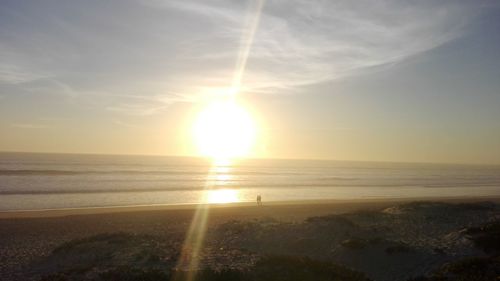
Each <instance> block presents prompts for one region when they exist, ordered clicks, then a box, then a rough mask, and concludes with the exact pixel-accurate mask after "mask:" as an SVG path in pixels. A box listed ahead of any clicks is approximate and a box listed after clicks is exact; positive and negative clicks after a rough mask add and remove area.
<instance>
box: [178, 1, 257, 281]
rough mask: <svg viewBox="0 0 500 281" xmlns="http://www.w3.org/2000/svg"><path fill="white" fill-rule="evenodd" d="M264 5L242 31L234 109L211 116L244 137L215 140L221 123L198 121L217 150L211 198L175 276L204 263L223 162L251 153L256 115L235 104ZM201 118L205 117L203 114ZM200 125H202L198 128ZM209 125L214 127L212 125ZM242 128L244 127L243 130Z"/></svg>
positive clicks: (225, 196)
mask: <svg viewBox="0 0 500 281" xmlns="http://www.w3.org/2000/svg"><path fill="white" fill-rule="evenodd" d="M263 6H264V0H257V1H256V2H255V6H254V7H253V8H254V10H253V12H252V13H249V17H248V21H247V24H246V25H247V27H246V28H245V32H243V35H242V40H241V46H240V50H239V54H238V58H237V62H236V67H235V72H234V75H233V80H232V85H231V88H230V91H228V92H229V99H228V100H226V101H225V102H231V103H229V106H227V105H228V104H226V106H227V107H226V108H225V110H226V111H229V112H232V113H230V114H229V115H217V114H218V113H217V112H215V113H214V114H213V115H212V117H210V118H208V119H211V118H215V119H216V120H212V121H216V122H217V121H220V122H222V123H224V124H226V125H228V126H229V129H237V130H239V131H238V132H237V133H236V135H241V134H243V135H244V138H241V139H234V138H233V137H232V136H231V135H224V134H225V133H224V131H221V132H222V134H223V135H224V136H223V137H222V138H220V137H219V140H221V139H222V140H224V137H226V138H228V139H229V140H226V141H225V142H224V143H223V144H222V145H221V144H219V143H215V142H214V140H211V139H210V137H211V136H212V135H213V133H214V132H213V131H210V130H214V129H216V130H218V129H217V127H212V128H211V129H208V130H207V126H206V125H209V123H210V122H209V123H205V124H201V125H200V124H198V125H195V134H196V131H197V130H198V134H200V139H201V138H203V137H205V139H206V138H208V143H211V144H212V145H213V146H212V148H210V149H208V150H212V152H211V153H208V154H214V155H213V156H215V157H214V163H213V167H212V168H211V169H210V172H209V174H208V175H207V181H206V184H205V194H206V196H207V198H204V199H203V202H202V203H201V204H199V206H198V208H197V209H196V211H195V214H194V217H193V220H192V221H191V225H190V227H189V230H188V233H187V235H186V239H185V241H184V246H183V247H182V251H181V255H180V257H179V260H178V263H177V267H176V269H177V271H178V274H176V275H175V276H174V280H187V281H192V280H194V279H195V277H196V272H197V270H198V268H199V264H200V258H201V257H200V255H201V251H202V249H203V243H204V240H205V239H204V238H205V233H206V229H207V222H208V219H209V212H210V204H209V202H210V200H211V198H210V195H208V194H209V193H208V192H210V191H211V190H213V189H214V187H216V186H217V184H218V182H217V181H213V179H214V178H217V177H216V176H217V173H218V171H221V167H220V166H221V163H223V166H224V168H223V170H224V171H227V169H228V168H227V166H228V165H229V164H230V161H229V159H230V158H231V157H234V156H238V155H239V154H245V153H247V150H248V147H249V144H248V143H247V141H250V142H252V141H253V138H254V137H255V131H254V130H255V129H254V127H253V126H254V124H252V119H251V118H249V117H248V116H247V114H248V113H247V112H246V111H245V110H240V109H238V107H237V106H234V105H235V97H236V95H237V94H238V92H239V91H240V88H241V83H242V80H243V75H244V72H245V68H246V65H247V61H248V56H249V54H250V49H251V46H252V43H253V40H254V37H255V33H256V31H257V28H258V25H259V21H260V16H261V13H262V8H263ZM219 109H220V108H219ZM208 110H210V109H208ZM205 117H209V116H205ZM233 118H235V119H236V120H229V122H228V120H227V119H233ZM217 119H219V120H217ZM199 120H202V119H201V118H200V119H199ZM201 122H202V123H203V122H207V121H206V120H205V121H201ZM242 124H243V126H242ZM245 124H246V125H245ZM197 126H198V128H196V127H197ZM204 126H205V127H204ZM208 127H209V128H210V125H209V126H208ZM223 127H224V126H223ZM223 127H222V128H223ZM238 128H239V129H238ZM241 128H243V130H242V129H241ZM226 129H227V128H226ZM224 151H225V152H224ZM217 164H219V167H217ZM214 175H215V177H214ZM216 192H219V193H213V194H215V195H213V198H212V200H213V201H223V202H224V201H234V200H237V194H235V193H234V192H233V191H228V190H223V191H216ZM213 203H216V202H213Z"/></svg>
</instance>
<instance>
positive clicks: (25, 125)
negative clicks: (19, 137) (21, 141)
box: [10, 123, 49, 129]
mask: <svg viewBox="0 0 500 281" xmlns="http://www.w3.org/2000/svg"><path fill="white" fill-rule="evenodd" d="M10 126H11V127H14V128H20V129H45V128H48V127H49V126H47V125H45V124H32V123H14V124H11V125H10Z"/></svg>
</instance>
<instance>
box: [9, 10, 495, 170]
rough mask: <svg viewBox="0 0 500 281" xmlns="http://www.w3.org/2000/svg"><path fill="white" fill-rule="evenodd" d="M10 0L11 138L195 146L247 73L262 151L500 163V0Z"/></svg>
mask: <svg viewBox="0 0 500 281" xmlns="http://www.w3.org/2000/svg"><path fill="white" fill-rule="evenodd" d="M259 3H260V2H257V1H230V0H220V1H202V0H200V1H180V0H179V1H176V0H168V1H167V0H136V1H128V0H121V1H118V0H115V1H97V0H96V1H93V0H89V1H87V0H85V1H83V0H82V1H52V0H45V1H8V0H4V1H1V3H0V151H30V152H63V153H106V154H108V153H109V154H153V155H187V156H189V155H191V156H193V155H196V150H195V149H194V148H193V141H192V135H191V134H190V128H191V127H192V123H193V120H194V118H195V116H196V112H198V111H200V108H202V107H203V105H204V104H206V102H207V101H209V100H210V99H213V98H214V97H217V96H218V95H219V94H220V93H221V92H224V91H227V89H228V88H230V87H231V86H232V85H233V84H234V79H235V73H237V72H238V71H240V73H241V74H242V75H241V83H239V92H238V100H239V101H240V102H241V103H242V104H244V105H245V106H246V108H248V110H249V111H250V112H251V114H252V116H254V118H255V122H256V123H257V124H258V138H257V142H256V144H255V149H254V153H253V154H252V155H251V156H252V157H264V158H314V159H335V160H355V161H396V162H449V163H474V164H481V163H482V164H500V79H499V77H500V59H499V57H498V54H499V51H500V36H499V35H498V34H499V33H498V30H500V5H499V4H498V3H497V2H496V1H386V0H383V1H363V0H361V1H305V0H302V1H299V0H286V1H285V0H274V1H273V0H268V1H264V2H262V3H261V4H262V5H259Z"/></svg>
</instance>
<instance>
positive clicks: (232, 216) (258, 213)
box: [0, 198, 500, 280]
mask: <svg viewBox="0 0 500 281" xmlns="http://www.w3.org/2000/svg"><path fill="white" fill-rule="evenodd" d="M416 200H419V201H420V200H426V201H440V202H448V203H463V202H479V201H490V202H500V198H441V199H431V198H419V199H415V198H413V199H387V200H381V199H370V200H368V199H367V200H338V201H335V200H329V201H310V202H280V203H268V204H264V206H262V207H258V206H256V205H254V204H249V203H242V204H228V205H213V206H211V207H210V211H209V222H208V228H209V229H217V227H218V226H220V225H224V226H227V225H228V226H229V227H233V226H234V225H231V223H232V222H234V221H238V223H239V222H245V221H256V220H263V219H264V220H272V221H274V222H276V223H277V224H278V223H279V224H283V225H284V226H282V225H279V226H278V227H282V228H283V229H285V230H286V229H293V231H299V232H300V231H302V230H301V229H304V227H303V226H302V225H301V223H302V222H304V220H305V219H307V218H309V217H313V216H325V215H330V214H341V213H360V211H367V210H375V211H377V212H380V211H381V210H385V211H384V212H395V213H397V212H398V211H400V210H398V209H394V208H393V209H391V207H393V206H397V205H399V204H402V203H408V202H410V201H416ZM195 210H196V206H194V205H177V206H137V207H116V208H92V209H66V210H44V211H17V212H1V213H0V237H2V239H1V240H0V253H1V254H0V265H1V268H0V276H2V279H5V280H16V279H17V280H22V279H23V278H24V277H23V272H25V270H26V266H27V265H29V264H30V263H32V262H34V261H37V260H40V259H42V258H44V257H46V256H49V255H50V254H51V251H52V250H53V249H54V248H55V247H57V246H58V245H61V244H62V243H64V242H67V241H70V240H74V239H79V238H84V237H88V236H92V235H96V234H100V233H115V232H125V233H133V234H138V235H141V234H147V235H156V236H161V237H164V238H166V239H167V240H168V241H170V243H171V244H170V245H171V247H172V248H179V247H180V246H181V244H182V242H183V239H184V237H185V233H186V230H187V229H188V227H189V225H190V222H191V219H192V217H193V214H194V212H195ZM393 215H394V214H393ZM350 219H351V218H350ZM352 219H353V221H356V223H357V224H359V225H363V224H364V222H363V220H366V218H365V217H353V218H352ZM405 220H408V219H407V218H406V219H405ZM368 221H369V219H368ZM398 222H399V221H398ZM408 223H410V224H425V222H422V221H417V220H415V221H413V222H411V221H408ZM390 224H394V222H390ZM438 226H439V224H438ZM301 227H302V228H301ZM368 227H369V228H370V229H372V228H376V227H377V225H376V222H367V223H366V227H365V228H366V229H367V228H368ZM410 228H411V227H410V226H408V225H406V224H405V222H401V228H400V229H398V231H402V230H404V229H406V230H407V231H408V233H405V234H403V236H402V237H406V239H407V240H408V241H405V243H408V244H411V245H412V246H415V247H418V245H419V244H418V243H422V244H423V247H432V241H427V240H431V239H429V238H426V237H427V236H426V235H421V236H418V235H416V234H415V233H412V231H413V232H414V231H415V229H417V230H422V231H424V232H425V231H427V230H426V228H425V227H424V225H420V226H419V225H416V227H415V228H413V229H410ZM339 229H340V228H337V230H336V231H339ZM307 231H309V230H307V229H306V230H304V231H302V233H299V232H297V235H301V237H298V238H300V239H302V240H304V239H308V234H307ZM363 231H365V230H363ZM429 231H431V232H432V231H434V232H435V233H439V234H440V235H441V233H442V231H438V230H435V229H432V230H429ZM445 231H448V230H445ZM319 232H321V231H319ZM417 232H418V231H417ZM217 233H219V232H217ZM359 233H364V232H359ZM224 235H226V234H221V236H224ZM290 235H292V236H293V235H294V234H293V233H292V234H290ZM290 235H288V236H290ZM360 235H361V234H360ZM369 235H371V234H369ZM431 235H432V233H431ZM449 235H453V233H451V232H450V233H449ZM212 236H213V235H212ZM292 236H291V237H292ZM358 236H359V235H358ZM339 237H341V236H339ZM219 238H220V237H217V239H219ZM231 239H232V240H231ZM270 239H271V238H270ZM289 239H290V238H289ZM293 239H295V238H293ZM300 239H299V240H300ZM398 239H399V240H401V239H400V238H398ZM426 239H427V240H426ZM456 239H459V237H458V238H456ZM247 240H248V239H247ZM247 240H245V241H247ZM420 240H422V241H420ZM457 241H458V240H457ZM240 242H241V241H234V239H233V238H227V237H225V236H224V237H222V238H220V240H218V241H216V242H214V243H213V244H211V245H209V246H210V247H212V248H214V247H219V246H220V245H223V246H225V245H226V244H227V247H228V248H230V247H231V246H232V247H234V249H236V248H237V247H239V246H241V245H240ZM299 242H300V241H299ZM438 242H439V243H442V241H441V240H440V241H438ZM438 242H436V243H438ZM221 243H222V244H221ZM248 243H250V242H248ZM306 243H307V241H306ZM329 243H333V242H332V241H329ZM384 243H385V242H384ZM391 243H392V242H391ZM429 243H431V244H429ZM453 243H456V241H454V242H453ZM386 244H387V243H386ZM386 244H383V245H384V247H386V248H387V247H388V246H387V245H389V244H387V245H386ZM223 246H221V249H222V248H223ZM247 246H248V245H247ZM389 246H390V245H389ZM250 247H252V246H250ZM377 247H379V246H377ZM380 247H381V246H380ZM436 247H437V246H436ZM217 249H218V248H217ZM346 251H347V250H346V249H345V248H342V247H340V248H334V249H332V250H331V253H328V255H329V256H328V257H329V258H331V259H334V260H335V259H337V258H338V257H342V258H338V259H340V261H342V262H344V263H346V264H348V265H349V266H352V267H356V268H357V269H360V268H361V269H363V270H365V271H371V275H370V277H372V278H373V277H376V278H377V280H388V279H389V278H390V276H394V275H388V276H386V275H384V274H385V273H384V272H383V271H382V272H381V273H380V274H379V273H377V268H376V267H377V266H378V265H377V263H373V264H368V265H366V264H364V263H366V260H364V259H360V258H359V252H358V254H356V255H351V254H350V253H346ZM363 251H365V252H364V253H363V255H364V256H367V257H374V258H375V259H376V257H375V255H376V254H375V253H372V252H373V251H377V248H376V247H375V248H370V249H365V250H363ZM370 251H371V252H370ZM278 252H279V251H278ZM236 254H237V255H238V253H236ZM351 256H352V257H351ZM346 257H347V258H346ZM224 258H226V262H227V259H229V260H231V259H232V257H231V255H226V256H225V257H224V256H223V257H215V258H213V257H212V260H213V259H218V260H224ZM209 260H210V258H209ZM396 260H401V261H402V262H404V259H401V258H397V259H396ZM229 262H231V261H229ZM391 262H393V261H391ZM413 265H414V264H413Z"/></svg>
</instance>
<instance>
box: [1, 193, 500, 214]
mask: <svg viewBox="0 0 500 281" xmlns="http://www.w3.org/2000/svg"><path fill="white" fill-rule="evenodd" d="M414 201H433V202H436V201H437V202H448V203H466V202H481V201H491V202H500V196H456V197H396V198H395V197H390V198H360V199H319V200H303V201H271V202H264V207H271V208H280V207H281V208H283V207H284V208H286V207H296V208H301V207H311V206H323V207H326V208H328V207H332V208H335V209H337V208H336V207H342V205H349V206H352V205H356V206H357V207H360V208H366V207H368V206H366V205H374V206H378V207H380V206H384V205H393V204H398V203H408V202H414ZM203 205H205V204H201V203H200V204H192V203H185V204H183V203H180V204H156V205H127V206H103V207H81V208H80V207H75V208H61V209H34V210H6V211H0V219H21V218H57V217H66V216H85V215H99V214H116V213H136V212H159V211H160V212H168V211H182V210H185V211H194V210H196V209H197V208H198V207H200V206H203ZM208 206H209V208H210V209H222V208H223V209H234V210H237V209H241V208H253V207H257V206H256V203H255V202H236V203H221V204H208Z"/></svg>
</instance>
